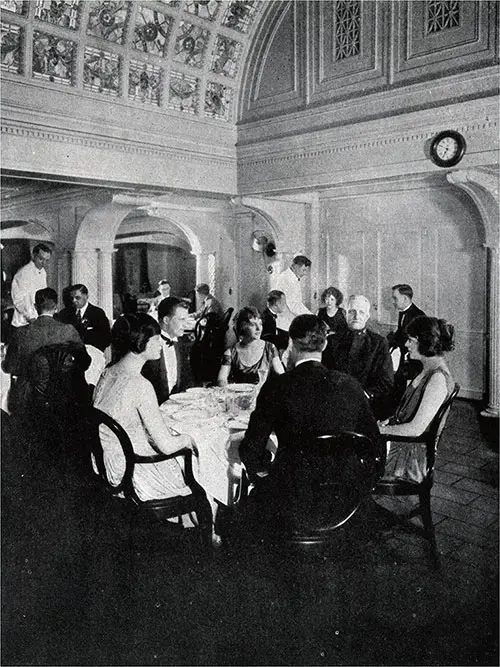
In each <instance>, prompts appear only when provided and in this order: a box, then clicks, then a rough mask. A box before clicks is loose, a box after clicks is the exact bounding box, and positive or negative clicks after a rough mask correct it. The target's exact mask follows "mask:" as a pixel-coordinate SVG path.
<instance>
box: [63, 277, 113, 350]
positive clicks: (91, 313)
mask: <svg viewBox="0 0 500 667" xmlns="http://www.w3.org/2000/svg"><path fill="white" fill-rule="evenodd" d="M69 299H70V301H71V303H72V307H69V308H64V309H63V310H61V312H60V313H59V314H58V315H57V319H58V320H59V321H60V322H64V323H65V324H72V325H73V326H74V327H75V329H76V330H77V331H78V333H79V334H80V336H81V338H82V340H83V342H84V343H85V345H92V346H93V347H96V348H97V349H98V350H101V352H104V350H105V349H106V348H107V347H108V345H109V344H110V343H111V330H110V326H109V320H108V318H107V317H106V314H105V312H104V311H103V310H102V308H99V307H98V306H94V305H92V304H91V303H89V291H88V289H87V287H86V286H85V285H81V284H77V285H72V287H71V289H70V290H69Z"/></svg>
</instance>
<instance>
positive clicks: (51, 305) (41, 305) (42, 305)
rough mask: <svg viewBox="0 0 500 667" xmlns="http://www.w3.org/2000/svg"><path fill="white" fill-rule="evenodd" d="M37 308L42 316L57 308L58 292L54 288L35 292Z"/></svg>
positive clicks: (45, 288)
mask: <svg viewBox="0 0 500 667" xmlns="http://www.w3.org/2000/svg"><path fill="white" fill-rule="evenodd" d="M35 308H36V312H37V313H38V314H39V315H40V314H41V313H46V312H48V311H51V310H55V309H56V308H57V292H56V291H55V289H52V287H44V288H43V289H39V290H37V291H36V292H35Z"/></svg>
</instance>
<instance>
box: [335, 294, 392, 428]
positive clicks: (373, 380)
mask: <svg viewBox="0 0 500 667" xmlns="http://www.w3.org/2000/svg"><path fill="white" fill-rule="evenodd" d="M369 319H370V302H369V301H368V299H367V298H366V297H365V296H362V295H360V294H358V295H353V296H351V297H350V298H349V301H348V303H347V327H348V329H347V331H345V332H344V333H343V334H342V335H340V336H339V337H338V339H337V338H336V337H334V336H330V338H329V340H328V345H327V348H326V350H325V352H324V353H323V363H324V364H325V366H327V368H331V369H335V370H338V371H343V372H344V373H348V374H349V375H352V376H353V377H355V378H356V379H357V380H359V382H360V384H361V386H362V387H363V389H364V392H365V395H366V397H367V398H368V400H369V401H370V404H371V406H372V409H373V412H374V414H375V416H376V417H377V419H384V418H386V417H387V416H388V415H389V413H390V411H391V409H392V391H393V386H394V371H393V367H392V360H391V356H390V354H389V347H388V344H387V341H386V339H385V338H383V337H382V336H380V335H379V334H377V333H375V332H374V331H371V330H370V329H368V328H367V326H366V325H367V322H368V320H369Z"/></svg>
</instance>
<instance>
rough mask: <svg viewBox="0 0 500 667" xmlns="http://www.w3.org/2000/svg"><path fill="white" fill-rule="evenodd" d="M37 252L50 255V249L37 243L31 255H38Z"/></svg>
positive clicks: (44, 244) (43, 244)
mask: <svg viewBox="0 0 500 667" xmlns="http://www.w3.org/2000/svg"><path fill="white" fill-rule="evenodd" d="M39 252H50V254H51V255H52V248H51V247H50V246H49V245H47V244H46V243H37V244H36V246H35V247H34V248H33V255H38V253H39Z"/></svg>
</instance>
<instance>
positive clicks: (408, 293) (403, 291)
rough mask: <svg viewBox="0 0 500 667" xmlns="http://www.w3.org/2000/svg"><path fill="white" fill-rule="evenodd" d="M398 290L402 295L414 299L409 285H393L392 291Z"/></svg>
mask: <svg viewBox="0 0 500 667" xmlns="http://www.w3.org/2000/svg"><path fill="white" fill-rule="evenodd" d="M394 290H397V291H398V292H399V293H400V294H406V296H407V297H409V298H410V299H413V290H412V288H411V287H410V286H409V285H405V284H404V283H402V284H401V285H393V287H392V291H394Z"/></svg>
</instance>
